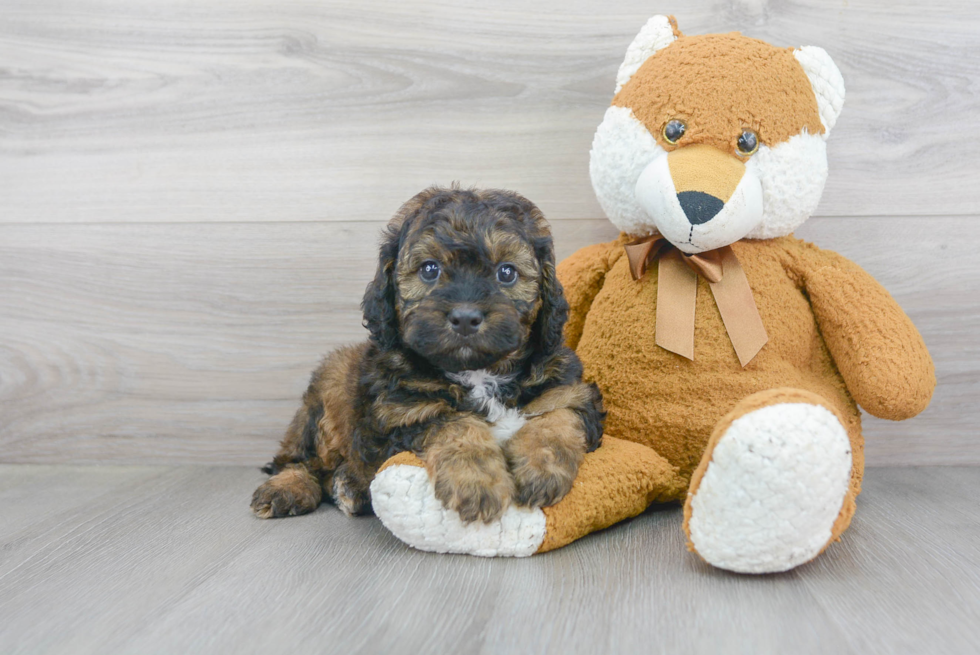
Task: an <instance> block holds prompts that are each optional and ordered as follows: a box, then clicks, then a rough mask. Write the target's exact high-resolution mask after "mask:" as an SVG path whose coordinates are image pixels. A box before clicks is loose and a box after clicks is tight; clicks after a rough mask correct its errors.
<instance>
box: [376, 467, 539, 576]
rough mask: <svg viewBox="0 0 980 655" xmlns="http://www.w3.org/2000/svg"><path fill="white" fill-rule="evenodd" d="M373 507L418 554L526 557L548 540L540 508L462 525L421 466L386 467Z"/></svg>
mask: <svg viewBox="0 0 980 655" xmlns="http://www.w3.org/2000/svg"><path fill="white" fill-rule="evenodd" d="M371 503H372V505H373V507H374V513H375V514H376V515H377V516H378V518H379V519H381V522H382V523H383V524H384V526H385V527H386V528H388V530H390V531H391V533H392V534H394V535H395V536H396V537H397V538H398V539H400V540H401V541H403V542H405V543H406V544H408V545H409V546H412V547H413V548H418V549H419V550H427V551H432V552H437V553H462V554H467V555H478V556H481V557H527V556H528V555H533V554H534V553H535V552H537V550H538V548H539V547H540V546H541V543H542V542H543V541H544V537H545V515H544V513H543V512H542V511H541V510H540V509H537V508H534V509H529V508H526V507H517V506H513V505H510V506H508V507H507V508H506V509H505V510H504V511H503V512H502V513H501V514H500V517H499V518H497V519H495V520H493V521H491V522H490V523H483V522H481V521H476V522H464V521H463V520H462V519H461V518H460V515H459V514H458V513H457V512H455V511H453V510H451V509H447V508H446V507H445V506H444V505H443V504H442V503H441V502H440V501H439V499H438V498H436V493H435V486H434V485H433V483H432V481H431V480H430V478H429V474H428V473H427V472H426V470H425V469H424V468H422V467H420V466H412V465H408V464H397V465H394V466H388V467H387V468H384V469H383V470H382V471H381V472H380V473H378V474H377V475H376V476H375V478H374V481H373V482H372V483H371Z"/></svg>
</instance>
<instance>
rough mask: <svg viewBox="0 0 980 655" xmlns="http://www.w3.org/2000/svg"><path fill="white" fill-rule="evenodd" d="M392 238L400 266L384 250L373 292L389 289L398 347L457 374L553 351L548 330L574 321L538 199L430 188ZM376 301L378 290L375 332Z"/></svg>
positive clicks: (398, 221)
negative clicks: (534, 201) (555, 323)
mask: <svg viewBox="0 0 980 655" xmlns="http://www.w3.org/2000/svg"><path fill="white" fill-rule="evenodd" d="M388 232H389V234H388V239H387V242H386V244H385V245H387V246H389V248H390V246H391V243H390V242H391V241H396V242H397V245H396V250H395V252H394V253H391V252H389V253H388V256H390V257H392V259H393V261H388V259H387V257H386V253H385V252H384V250H385V246H383V247H382V257H381V265H380V267H379V272H378V273H379V278H376V279H375V282H374V283H372V287H374V291H375V292H377V290H378V287H379V286H381V287H385V286H387V287H388V295H389V297H388V298H386V299H385V300H384V302H388V303H390V305H391V308H390V309H389V310H388V311H389V316H388V319H389V321H390V322H394V324H395V330H396V332H397V342H398V345H400V346H401V347H406V348H409V349H411V350H413V351H415V352H416V353H418V354H419V355H421V356H422V357H424V358H425V359H426V360H428V361H429V362H430V363H431V364H432V365H434V366H436V367H438V368H440V369H442V370H445V371H449V372H458V371H463V370H472V369H480V368H488V367H492V366H493V365H495V364H497V363H498V362H501V361H504V360H507V359H508V358H520V357H522V356H523V355H525V354H526V353H527V352H528V350H529V349H532V348H542V347H550V344H545V343H544V340H545V339H544V337H545V334H544V333H545V331H547V330H549V329H551V330H552V331H553V326H551V325H550V322H551V321H552V320H554V319H557V320H559V322H560V323H564V311H565V305H564V299H563V298H562V297H561V289H560V287H559V286H558V284H557V281H556V280H555V279H554V253H553V249H552V244H551V236H550V233H549V231H548V228H547V225H546V223H545V222H544V218H543V216H542V215H541V212H540V211H539V210H538V209H537V208H536V207H535V206H534V205H533V204H531V203H530V202H529V201H528V200H526V199H525V198H523V197H521V196H519V195H517V194H514V193H510V192H504V191H463V190H458V189H450V190H446V189H429V190H427V191H424V192H422V193H421V194H419V195H418V196H416V197H415V198H413V199H412V200H410V201H409V202H408V203H406V205H405V206H403V207H402V210H401V211H400V212H399V213H398V214H397V215H396V216H395V218H394V219H393V220H392V223H391V224H390V225H389V229H388ZM386 269H387V273H386ZM379 280H380V284H379ZM555 293H557V294H558V296H559V298H558V299H557V300H556V299H554V298H552V297H551V296H552V295H554V294H555ZM371 296H372V288H371V287H369V290H368V296H366V297H365V317H366V319H367V323H368V327H369V328H371V325H372V311H371V309H372V302H371ZM556 303H557V305H558V306H557V307H556ZM556 311H558V312H559V313H560V314H561V316H556V315H555V312H556ZM382 313H383V312H382ZM546 323H547V324H548V325H546ZM379 327H381V326H380V325H379ZM374 332H375V330H373V329H372V333H374ZM558 333H559V334H560V326H559V328H558ZM379 336H380V333H379ZM392 345H393V344H392ZM559 345H560V337H559Z"/></svg>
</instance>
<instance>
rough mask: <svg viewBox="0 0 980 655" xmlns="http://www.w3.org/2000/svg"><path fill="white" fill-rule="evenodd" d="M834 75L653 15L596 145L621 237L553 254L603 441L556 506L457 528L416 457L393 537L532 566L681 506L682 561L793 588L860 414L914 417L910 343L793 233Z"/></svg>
mask: <svg viewBox="0 0 980 655" xmlns="http://www.w3.org/2000/svg"><path fill="white" fill-rule="evenodd" d="M843 101H844V84H843V79H842V77H841V74H840V72H839V70H838V69H837V67H836V65H835V64H834V62H833V60H832V59H831V58H830V56H829V55H828V54H827V53H826V52H825V51H824V50H823V49H821V48H818V47H812V46H805V47H802V48H780V47H776V46H773V45H770V44H768V43H765V42H763V41H760V40H757V39H752V38H749V37H746V36H743V35H741V34H739V33H737V32H736V33H729V34H706V35H697V36H686V35H684V34H682V33H681V32H680V30H679V29H678V27H677V23H676V21H675V20H674V18H673V17H667V16H654V17H653V18H651V19H650V20H649V21H648V22H647V23H646V25H645V26H644V27H643V28H642V29H641V30H640V32H639V34H638V35H637V36H636V38H635V39H634V40H633V42H632V43H631V44H630V46H629V48H628V50H627V52H626V57H625V59H624V60H623V63H622V65H621V66H620V67H619V71H618V74H617V77H616V90H615V94H614V96H613V100H612V103H611V106H610V107H609V108H608V109H607V110H606V112H605V115H604V117H603V119H602V122H601V124H600V125H599V127H598V129H597V131H596V134H595V137H594V140H593V144H592V151H591V159H590V167H589V172H590V176H591V179H592V184H593V187H594V189H595V193H596V196H597V198H598V201H599V204H600V206H601V207H602V209H603V211H604V212H605V214H606V216H607V217H608V219H609V220H610V221H611V222H612V223H613V224H614V225H615V226H616V227H617V228H618V229H619V230H620V231H621V235H620V237H619V238H618V239H617V240H615V241H612V242H609V243H601V244H596V245H593V246H588V247H586V248H583V249H582V250H580V251H578V252H576V253H575V254H573V255H572V256H571V257H569V258H568V259H566V260H565V261H563V262H562V263H561V264H560V265H559V267H558V277H559V280H560V281H561V283H562V285H563V286H564V289H565V294H566V298H567V300H568V303H569V308H570V309H569V319H568V322H567V324H566V326H565V338H566V342H567V344H568V345H569V346H570V347H572V348H573V349H575V351H576V353H577V354H578V355H579V357H580V358H581V360H582V363H583V366H584V376H583V377H584V379H585V380H587V381H589V382H594V383H596V384H597V385H598V387H599V389H600V390H601V391H602V394H603V399H604V403H605V409H606V411H607V418H606V423H605V434H604V436H603V442H602V446H601V447H600V448H599V449H597V450H596V451H595V452H593V453H590V454H588V455H587V456H586V458H585V461H584V462H583V464H582V467H581V469H580V471H579V474H578V477H577V478H576V480H575V483H574V485H573V487H572V490H571V491H570V492H569V493H568V495H567V496H565V498H563V499H562V500H561V501H559V502H558V503H556V504H555V505H553V506H551V507H545V508H542V509H527V508H521V507H510V508H508V509H507V511H506V512H505V513H504V515H503V516H502V517H501V518H500V519H499V520H498V521H496V522H494V523H492V524H489V525H487V524H463V523H462V522H461V521H459V518H458V516H455V515H454V513H453V512H451V511H448V510H446V509H445V508H443V507H442V506H441V505H440V503H439V502H438V501H437V500H436V499H435V497H434V495H433V493H432V485H431V482H430V481H429V480H428V477H427V474H426V473H425V469H424V468H422V463H421V462H420V461H419V460H418V459H417V458H415V457H414V456H413V455H411V454H409V453H402V454H399V455H396V456H395V457H394V458H392V459H391V460H389V461H388V462H387V463H386V464H385V466H384V467H383V468H382V470H381V471H380V472H379V474H378V476H377V477H376V478H375V481H374V483H373V484H372V488H371V491H372V500H373V503H374V507H375V512H376V513H377V514H378V516H379V517H380V518H381V520H382V521H383V522H384V524H385V525H386V526H387V527H388V528H389V529H390V530H391V531H392V532H393V533H394V534H395V535H396V536H397V537H399V538H400V539H402V541H405V542H406V543H409V544H410V545H413V546H415V547H417V548H421V549H424V550H432V551H438V552H456V553H469V554H474V555H486V556H525V555H530V554H532V553H535V552H544V551H547V550H551V549H553V548H557V547H560V546H563V545H566V544H568V543H570V542H572V541H574V540H575V539H578V538H580V537H582V536H584V535H586V534H588V533H590V532H592V531H595V530H597V529H600V528H604V527H607V526H609V525H611V524H613V523H615V522H617V521H620V520H623V519H625V518H627V517H630V516H634V515H636V514H638V513H640V512H642V511H643V510H644V509H645V508H646V507H647V506H649V505H650V504H651V503H666V502H676V503H683V529H684V531H685V533H686V535H687V545H688V548H689V549H690V550H691V551H693V552H695V553H697V555H699V556H700V557H701V558H702V559H703V560H705V561H706V562H708V563H709V564H711V565H713V566H715V567H718V568H722V569H727V570H731V571H736V572H742V573H768V572H776V571H786V570H789V569H791V568H793V567H796V566H799V565H800V564H803V563H805V562H808V561H810V560H812V559H813V558H815V557H816V556H817V555H819V554H820V553H821V552H822V551H823V550H824V549H826V548H827V547H828V546H829V545H830V544H831V543H832V542H834V541H835V540H838V539H839V538H840V536H841V534H842V533H843V532H844V531H845V530H846V529H847V527H848V525H849V524H850V522H851V518H852V516H853V514H854V511H855V507H856V503H855V499H856V498H857V496H858V494H859V493H860V491H861V479H862V475H863V472H864V450H863V439H862V436H861V418H860V413H859V410H858V406H860V407H862V408H863V409H864V410H865V411H867V412H868V413H870V414H872V415H874V416H878V417H881V418H886V419H891V420H903V419H908V418H911V417H913V416H915V415H917V414H918V413H920V412H921V411H922V410H924V409H925V408H926V406H927V405H928V404H929V401H930V399H931V397H932V392H933V390H934V388H935V384H936V379H935V371H934V367H933V363H932V360H931V358H930V356H929V353H928V350H927V349H926V346H925V344H924V342H923V339H922V337H921V336H920V335H919V333H918V331H917V330H916V329H915V326H914V325H913V324H912V322H911V320H910V319H909V318H908V317H907V316H906V314H905V313H904V312H903V311H902V309H901V308H900V307H899V305H898V303H896V302H895V300H894V299H893V298H892V297H891V296H890V295H889V293H888V292H887V291H886V290H885V289H884V288H883V287H882V286H880V285H879V284H878V283H877V282H876V281H875V280H874V279H873V278H872V277H871V276H870V275H869V274H868V273H866V272H865V271H864V270H862V269H861V268H860V267H859V266H858V265H856V264H854V263H853V262H851V261H848V260H847V259H845V258H844V257H842V256H840V255H838V254H836V253H834V252H831V251H827V250H821V249H820V248H818V247H817V246H815V245H812V244H809V243H806V242H804V241H802V240H799V239H797V238H795V237H794V236H793V235H792V232H793V231H794V230H795V229H797V228H798V227H799V226H800V225H802V224H803V223H804V221H806V219H807V218H809V217H810V215H811V214H812V213H813V212H814V211H815V209H816V207H817V204H818V202H819V200H820V197H821V194H822V192H823V187H824V183H825V181H826V178H827V150H826V140H827V137H828V135H829V134H830V131H831V130H832V129H833V127H834V124H835V122H836V120H837V118H838V116H839V115H840V112H841V108H842V106H843Z"/></svg>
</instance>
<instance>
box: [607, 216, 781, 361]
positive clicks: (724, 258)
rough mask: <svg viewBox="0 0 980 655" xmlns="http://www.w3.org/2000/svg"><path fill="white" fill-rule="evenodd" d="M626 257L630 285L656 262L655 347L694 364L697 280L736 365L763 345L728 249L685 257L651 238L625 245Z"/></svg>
mask: <svg viewBox="0 0 980 655" xmlns="http://www.w3.org/2000/svg"><path fill="white" fill-rule="evenodd" d="M626 255H627V257H628V259H629V263H630V273H631V274H632V275H633V279H634V280H639V279H640V278H641V277H643V274H644V272H646V267H647V265H648V264H649V263H650V262H652V261H653V260H654V259H656V260H658V262H657V276H658V285H657V325H656V343H657V345H658V346H660V347H661V348H664V349H665V350H669V351H670V352H673V353H677V354H678V355H681V356H682V357H686V358H687V359H691V360H693V359H694V312H695V308H696V306H697V293H698V275H701V276H702V277H704V278H705V280H707V282H708V285H709V287H710V288H711V294H712V295H713V296H714V299H715V304H716V305H717V306H718V311H719V313H720V314H721V320H722V322H723V323H724V324H725V330H726V331H727V332H728V338H729V339H731V342H732V346H733V347H734V348H735V354H736V355H737V356H738V361H739V363H740V364H741V365H742V366H745V365H746V364H748V363H749V362H750V361H752V359H753V358H754V357H755V356H756V355H757V354H758V353H759V351H760V350H762V347H763V346H764V345H766V343H767V342H768V341H769V335H768V334H766V328H765V326H764V325H763V324H762V318H761V317H760V316H759V309H758V307H757V306H756V304H755V298H754V297H753V296H752V288H751V287H750V286H749V281H748V278H747V277H746V276H745V271H744V270H743V269H742V265H741V264H740V263H739V261H738V258H737V257H736V256H735V252H734V251H733V250H732V249H731V247H730V246H725V247H723V248H718V249H717V250H711V251H709V252H705V253H700V254H697V255H690V256H687V255H684V254H683V253H682V252H681V251H680V250H678V249H677V248H675V247H674V246H673V245H672V244H671V243H670V242H669V241H667V240H666V239H664V238H663V237H661V236H659V235H656V236H654V237H648V238H646V239H642V240H639V241H634V242H633V243H630V244H627V245H626Z"/></svg>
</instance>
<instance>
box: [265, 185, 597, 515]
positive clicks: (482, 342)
mask: <svg viewBox="0 0 980 655" xmlns="http://www.w3.org/2000/svg"><path fill="white" fill-rule="evenodd" d="M361 306H362V309H363V310H364V322H365V326H366V327H367V328H368V330H369V332H370V339H369V340H368V342H367V343H363V344H360V345H356V346H351V347H347V348H341V349H340V350H337V351H335V352H333V353H332V354H330V355H328V356H327V357H326V358H325V359H324V360H323V362H322V363H321V364H320V366H319V368H317V369H316V370H315V371H314V372H313V376H312V379H311V380H310V386H309V388H308V389H307V390H306V393H305V395H304V396H303V406H302V407H300V409H299V411H298V412H297V413H296V416H295V418H294V419H293V421H292V423H291V424H290V426H289V428H288V429H287V431H286V436H285V438H284V439H283V441H282V446H281V448H280V450H279V452H278V454H277V455H276V456H275V458H274V459H273V460H272V462H271V463H270V464H269V465H267V466H266V467H265V468H264V469H263V471H265V472H266V473H270V474H271V475H272V477H271V478H269V480H268V481H266V482H265V483H264V484H262V485H261V486H260V487H259V488H258V489H256V490H255V494H254V495H253V497H252V511H253V512H255V514H256V515H257V516H259V517H262V518H271V517H278V516H289V515H295V514H305V513H306V512H311V511H313V510H314V509H315V508H316V507H317V506H318V505H319V504H320V502H321V500H324V499H325V500H327V501H328V502H333V503H335V504H336V505H337V506H338V507H339V508H340V509H341V510H343V512H344V513H345V514H347V515H349V516H350V515H356V514H363V513H368V512H370V511H371V499H370V495H369V485H370V483H371V480H372V479H373V478H374V474H375V473H376V472H377V470H378V467H379V466H380V465H381V464H382V463H384V461H385V460H386V459H387V458H389V457H391V456H392V455H394V454H396V453H398V452H401V451H412V452H414V453H415V454H417V455H418V456H419V457H420V458H421V459H422V460H423V461H424V462H425V464H426V467H427V469H428V472H429V475H430V477H431V479H432V481H433V483H434V485H435V494H436V497H437V498H438V499H439V500H440V501H441V502H442V503H443V504H444V505H445V506H446V507H447V508H449V509H452V510H455V511H457V512H458V513H459V515H460V518H461V519H462V520H463V521H466V522H472V521H477V520H482V521H485V522H490V521H493V520H494V519H496V518H498V517H499V516H500V514H501V513H502V512H503V511H504V509H505V508H506V507H507V506H508V504H510V503H511V502H516V503H517V504H520V505H526V506H531V507H541V506H546V505H551V504H553V503H555V502H557V501H558V500H559V499H561V498H562V497H563V496H564V495H565V494H566V493H568V491H569V489H571V487H572V481H573V480H574V479H575V475H576V473H577V471H578V468H579V465H580V464H581V462H582V458H583V456H584V455H585V453H587V452H589V451H592V450H595V448H597V447H598V445H599V442H600V439H601V435H602V424H603V420H604V417H605V413H604V412H603V409H602V399H601V396H600V394H599V390H598V388H596V386H595V385H593V384H584V383H583V382H582V381H581V374H582V365H581V364H580V362H579V360H578V358H577V357H576V356H575V353H573V352H572V351H571V350H569V349H568V348H566V347H565V346H564V345H563V339H562V328H563V327H564V324H565V320H566V317H567V312H568V304H567V303H566V302H565V298H564V295H563V293H562V288H561V285H560V284H559V283H558V280H557V279H556V277H555V254H554V248H553V245H552V239H551V233H550V230H549V228H548V225H547V223H546V222H545V220H544V216H543V215H542V214H541V212H540V211H539V210H538V208H537V207H535V206H534V205H533V204H532V203H531V202H530V201H528V200H527V199H525V198H523V197H521V196H520V195H518V194H516V193H512V192H508V191H497V190H489V191H477V190H460V189H458V188H455V187H454V188H452V189H442V188H431V189H427V190H426V191H423V192H422V193H420V194H418V195H417V196H415V197H414V198H412V199H411V200H409V201H408V202H407V203H405V204H404V205H403V206H402V207H401V209H399V211H398V212H397V213H396V214H395V216H394V218H393V219H392V220H391V222H390V223H389V224H388V227H387V229H386V231H385V232H384V234H383V237H382V244H381V253H380V257H379V262H378V270H377V274H376V276H375V278H374V281H373V282H371V284H369V285H368V288H367V292H366V293H365V295H364V300H363V302H362V305H361Z"/></svg>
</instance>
